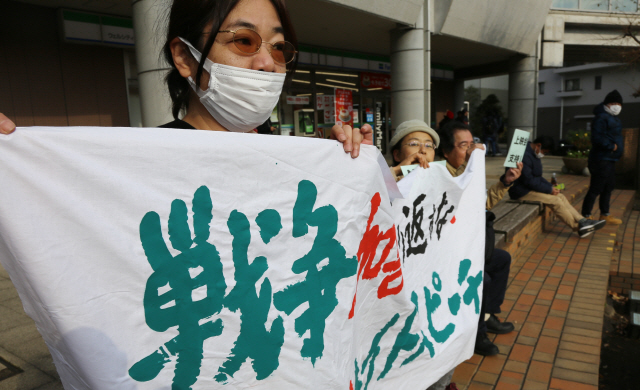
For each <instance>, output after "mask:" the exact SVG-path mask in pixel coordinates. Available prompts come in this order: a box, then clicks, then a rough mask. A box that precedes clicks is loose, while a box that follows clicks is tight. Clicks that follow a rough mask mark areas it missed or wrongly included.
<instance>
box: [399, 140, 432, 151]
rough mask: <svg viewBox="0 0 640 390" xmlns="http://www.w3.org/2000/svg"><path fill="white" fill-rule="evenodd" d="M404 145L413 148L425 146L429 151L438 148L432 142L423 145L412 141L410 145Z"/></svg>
mask: <svg viewBox="0 0 640 390" xmlns="http://www.w3.org/2000/svg"><path fill="white" fill-rule="evenodd" d="M403 145H405V146H411V147H412V148H419V147H421V146H423V145H424V147H425V148H427V149H434V150H435V148H436V146H435V145H434V144H433V143H431V142H425V143H422V142H418V141H411V142H409V143H408V144H403Z"/></svg>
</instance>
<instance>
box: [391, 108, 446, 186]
mask: <svg viewBox="0 0 640 390" xmlns="http://www.w3.org/2000/svg"><path fill="white" fill-rule="evenodd" d="M389 144H390V146H391V153H392V155H393V162H394V164H393V166H392V167H391V172H392V173H393V175H394V176H395V178H396V181H398V180H400V179H402V178H403V175H402V169H401V167H402V166H406V165H414V164H418V165H420V166H421V167H422V168H428V167H429V163H430V162H433V160H434V159H435V156H436V148H437V147H438V145H439V144H440V137H439V136H438V133H436V131H435V130H433V129H432V128H431V127H429V126H428V125H427V124H426V123H424V122H423V121H421V120H417V119H414V120H410V121H406V122H402V123H401V124H400V126H398V127H397V128H396V132H395V134H394V135H393V138H391V142H389Z"/></svg>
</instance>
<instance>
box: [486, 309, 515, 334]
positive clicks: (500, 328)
mask: <svg viewBox="0 0 640 390" xmlns="http://www.w3.org/2000/svg"><path fill="white" fill-rule="evenodd" d="M485 324H487V332H489V333H495V334H505V333H509V332H513V330H514V329H515V328H514V326H513V324H512V323H511V322H500V319H499V318H498V317H496V316H495V315H493V314H491V315H490V316H489V319H488V320H486V321H485Z"/></svg>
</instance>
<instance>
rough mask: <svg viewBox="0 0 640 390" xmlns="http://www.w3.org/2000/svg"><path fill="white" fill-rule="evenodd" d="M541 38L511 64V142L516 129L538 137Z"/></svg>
mask: <svg viewBox="0 0 640 390" xmlns="http://www.w3.org/2000/svg"><path fill="white" fill-rule="evenodd" d="M539 45H540V39H538V42H537V43H536V45H535V47H534V48H533V50H531V53H530V54H529V55H527V56H526V57H524V58H522V57H519V58H517V59H514V60H512V62H511V64H510V65H509V114H508V119H509V135H508V139H507V142H511V138H512V137H513V132H514V130H515V129H519V130H525V131H528V132H530V133H531V140H532V141H533V139H534V138H535V137H536V124H537V118H538V60H539V58H540V54H539V53H540V50H539Z"/></svg>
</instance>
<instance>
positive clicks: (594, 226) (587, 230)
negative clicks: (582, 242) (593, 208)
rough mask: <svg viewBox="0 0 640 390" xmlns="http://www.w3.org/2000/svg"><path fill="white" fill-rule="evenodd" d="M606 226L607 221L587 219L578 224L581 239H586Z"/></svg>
mask: <svg viewBox="0 0 640 390" xmlns="http://www.w3.org/2000/svg"><path fill="white" fill-rule="evenodd" d="M606 224H607V222H606V221H595V220H591V219H586V218H585V219H583V220H581V221H580V222H578V235H579V236H580V238H584V237H586V236H588V235H589V234H591V233H593V232H595V231H596V230H598V229H602V228H603V227H604V225H606Z"/></svg>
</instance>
